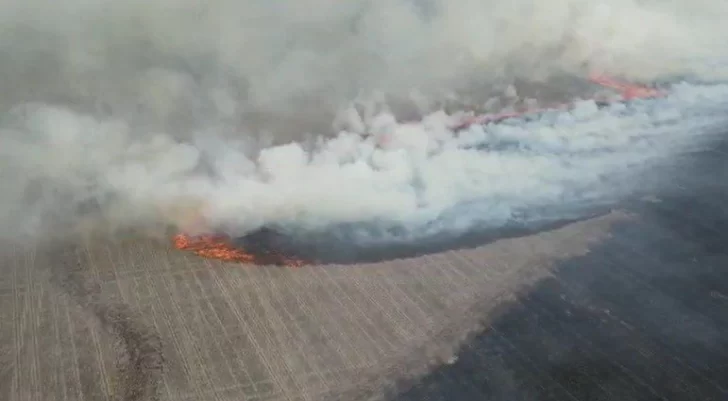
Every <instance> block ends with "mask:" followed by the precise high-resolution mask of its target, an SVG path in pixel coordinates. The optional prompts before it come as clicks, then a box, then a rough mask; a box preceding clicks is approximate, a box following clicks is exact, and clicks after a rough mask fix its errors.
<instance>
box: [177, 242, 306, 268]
mask: <svg viewBox="0 0 728 401" xmlns="http://www.w3.org/2000/svg"><path fill="white" fill-rule="evenodd" d="M172 242H173V244H174V246H175V248H177V249H180V250H185V251H191V252H192V253H194V254H195V255H198V256H201V257H204V258H209V259H217V260H222V261H224V262H237V263H247V264H256V265H270V264H272V265H282V266H289V267H300V266H303V265H304V264H305V262H304V261H302V260H299V259H294V258H289V257H287V256H285V255H282V254H278V253H270V254H265V255H258V254H254V253H250V252H246V251H245V250H243V249H240V248H238V247H236V246H234V245H233V244H232V243H231V242H230V239H229V238H228V237H226V236H223V235H199V236H189V235H187V234H177V235H175V236H174V237H173V239H172Z"/></svg>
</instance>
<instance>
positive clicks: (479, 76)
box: [0, 0, 728, 240]
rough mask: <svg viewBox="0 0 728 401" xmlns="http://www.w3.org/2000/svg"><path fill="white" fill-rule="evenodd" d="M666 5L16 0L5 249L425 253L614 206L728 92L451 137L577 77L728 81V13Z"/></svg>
mask: <svg viewBox="0 0 728 401" xmlns="http://www.w3.org/2000/svg"><path fill="white" fill-rule="evenodd" d="M665 3H666V2H660V1H637V0H618V1H609V2H606V1H605V2H594V1H587V0H556V1H549V2H544V1H536V0H516V1H511V2H504V1H495V0H485V1H483V0H447V1H446V0H397V1H391V0H386V1H385V0H351V1H345V2H342V1H333V0H297V1H266V0H242V1H240V0H207V1H199V0H175V1H170V0H154V1H149V0H144V1H142V0H126V1H110V0H96V1H91V0H69V1H64V2H55V1H49V0H27V1H22V2H21V1H19V0H4V1H3V2H2V3H0V7H1V9H2V12H1V13H0V27H2V28H1V29H2V35H0V74H1V75H2V79H0V89H2V90H1V91H0V93H2V95H1V96H0V141H1V142H0V185H1V186H2V192H1V193H0V224H2V226H3V227H4V228H5V229H4V230H2V236H6V237H15V236H20V235H30V236H43V235H46V234H47V233H48V232H49V231H57V230H58V229H59V228H61V229H62V231H64V230H65V231H68V230H75V229H79V228H81V227H85V225H86V224H89V225H91V226H94V227H95V226H98V225H105V226H108V227H111V228H113V229H126V228H140V227H143V228H149V229H156V228H159V227H166V226H169V225H173V226H175V227H177V228H179V229H185V230H206V229H210V227H214V228H215V229H219V230H226V231H228V232H230V233H234V234H236V235H237V234H244V233H246V232H249V231H251V230H255V229H257V228H260V227H263V226H276V227H280V228H281V229H284V230H286V229H287V230H293V231H296V230H304V231H306V230H321V229H325V228H326V227H344V226H347V225H357V224H362V225H364V226H367V227H374V228H376V229H374V230H373V231H372V230H365V231H366V232H367V233H368V234H362V235H361V236H360V238H365V237H366V238H369V240H373V239H372V238H373V237H376V236H377V235H384V236H390V237H392V236H394V237H399V238H413V239H416V238H418V237H421V236H424V235H431V234H433V233H441V232H450V231H462V230H466V229H469V228H472V227H475V226H481V225H500V224H505V223H506V222H508V221H511V220H513V219H517V218H527V217H523V216H528V215H533V214H538V213H539V212H535V210H541V209H539V208H543V207H547V206H560V207H561V208H562V209H564V208H565V209H569V208H570V207H572V206H570V205H577V204H579V205H584V204H592V203H598V202H603V201H606V200H609V199H612V198H614V197H615V196H617V195H618V194H622V193H625V192H628V191H630V190H631V188H632V187H633V186H634V185H635V184H636V183H635V182H632V181H634V180H635V179H634V178H631V179H628V178H629V177H628V173H629V172H630V171H634V169H635V168H640V167H643V166H646V165H648V164H649V163H651V162H652V161H655V160H659V159H661V158H664V157H665V156H667V155H670V154H674V153H675V152H677V151H679V149H681V146H684V145H685V144H686V143H692V142H694V141H697V140H699V137H700V135H699V134H700V133H701V132H703V131H705V129H703V128H705V126H707V125H710V124H718V123H720V122H721V119H722V117H721V116H720V114H719V113H718V111H720V110H721V107H722V106H725V103H726V102H727V101H728V88H726V87H724V86H720V85H707V84H702V85H697V84H694V85H690V84H682V85H680V86H678V87H677V88H676V90H675V92H674V93H673V95H671V96H670V97H669V98H667V99H662V100H655V101H644V102H638V103H637V104H635V105H631V106H623V105H617V106H612V107H610V108H607V109H602V110H600V109H597V107H596V105H595V104H594V103H593V102H590V101H583V102H581V103H579V104H578V106H577V107H576V109H575V110H574V111H573V112H570V113H567V112H564V113H556V112H554V113H550V114H547V115H545V116H542V117H540V118H539V119H537V120H533V121H527V122H522V123H512V124H507V125H503V126H488V127H473V128H471V129H469V130H467V131H465V132H463V133H459V134H458V133H455V132H453V130H452V129H450V128H449V124H450V123H452V122H453V121H454V120H455V119H456V117H457V116H456V114H453V113H455V112H457V111H465V112H467V111H475V110H477V111H481V110H489V109H499V108H503V107H508V106H509V102H510V104H511V105H512V103H513V102H515V101H516V100H517V98H519V96H520V97H533V98H534V99H532V100H533V101H541V102H543V101H550V100H569V99H562V98H564V97H569V98H571V97H574V96H577V95H582V96H585V95H586V92H584V91H583V90H582V89H581V88H580V87H579V86H578V84H576V83H573V82H578V79H576V78H575V77H583V76H585V75H586V74H587V73H588V72H591V71H600V72H605V73H608V74H612V75H616V76H621V77H624V78H628V79H634V80H641V81H652V80H676V79H682V78H686V77H687V78H690V79H693V80H700V81H720V80H721V79H723V78H724V77H725V76H726V72H728V70H727V69H726V68H725V64H724V63H723V61H724V60H726V56H728V54H727V53H728V51H726V50H725V46H723V44H722V43H721V41H722V38H724V37H725V36H726V34H728V28H727V27H726V25H725V24H724V23H723V21H724V19H725V17H726V16H728V6H727V5H725V4H723V3H721V2H716V1H708V0H701V1H696V0H691V1H687V0H684V1H682V0H681V1H673V2H670V4H669V5H668V4H665ZM563 82H567V83H563ZM569 82H571V83H569ZM514 84H515V86H513V85H514ZM523 88H525V89H523ZM529 88H530V89H529ZM533 88H538V90H536V89H533ZM519 90H520V91H522V92H524V91H525V94H524V93H519ZM529 91H530V92H529ZM531 92H533V93H531ZM557 98H558V99H557ZM521 100H523V99H521ZM404 120H421V122H419V123H410V124H405V123H403V121H404ZM367 235H369V237H367Z"/></svg>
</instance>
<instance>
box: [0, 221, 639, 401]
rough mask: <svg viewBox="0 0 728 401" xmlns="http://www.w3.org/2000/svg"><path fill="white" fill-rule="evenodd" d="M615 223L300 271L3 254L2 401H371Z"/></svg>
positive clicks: (184, 256) (139, 257)
mask: <svg viewBox="0 0 728 401" xmlns="http://www.w3.org/2000/svg"><path fill="white" fill-rule="evenodd" d="M626 218H629V216H627V215H625V214H622V213H618V212H615V213H612V214H608V215H605V216H602V217H599V218H595V219H592V220H588V221H583V222H579V223H575V224H571V225H568V226H565V227H562V228H559V229H556V230H554V231H550V232H543V233H540V234H538V235H533V236H529V237H523V238H517V239H506V240H501V241H497V242H494V243H491V244H489V245H485V246H482V247H479V248H476V249H471V250H463V251H452V252H446V253H442V254H435V255H431V256H426V257H421V258H416V259H409V260H397V261H391V262H386V263H379V264H371V265H353V266H335V265H329V266H313V267H304V268H299V269H290V268H279V267H250V266H241V265H225V264H222V263H219V262H215V261H210V260H205V259H200V258H197V257H195V256H194V255H191V254H188V253H185V252H181V251H177V250H175V249H172V248H171V247H170V246H169V244H168V243H162V242H155V241H147V240H141V239H117V240H101V239H94V240H88V241H85V243H79V244H76V245H73V246H65V247H56V248H50V247H40V246H37V247H19V246H9V245H7V246H5V249H4V259H3V262H2V264H1V265H0V268H1V269H2V273H1V274H0V306H1V307H0V347H2V348H0V349H1V351H0V358H1V359H0V361H2V364H1V365H0V399H3V400H10V401H19V400H38V401H40V400H43V401H45V400H74V401H76V400H86V401H91V400H93V401H95V400H125V401H141V400H175V401H177V400H179V401H183V400H185V401H187V400H189V401H192V400H199V401H203V400H204V401H208V400H221V401H222V400H231V401H232V400H235V401H239V400H261V401H262V400H323V399H331V400H333V399H359V398H362V397H366V398H369V397H373V398H377V397H380V396H383V394H385V392H386V390H387V388H388V387H389V386H390V385H394V384H395V382H398V381H401V380H403V379H407V378H414V377H417V376H420V375H423V374H426V373H427V371H428V370H429V369H430V368H432V367H435V366H438V365H442V364H447V363H448V362H452V359H453V355H455V351H456V349H457V345H458V344H459V343H461V342H462V341H463V340H465V339H466V338H467V335H468V334H469V333H471V332H473V331H474V330H476V329H479V328H482V326H483V325H487V322H481V321H474V319H473V316H475V315H471V313H470V311H472V310H473V308H477V309H478V314H477V315H478V316H482V315H483V311H484V310H485V311H492V312H493V313H495V312H496V311H497V310H498V308H497V306H498V305H499V304H500V303H501V302H502V301H503V300H504V299H508V298H509V297H512V296H513V295H514V294H517V293H518V292H519V291H522V290H524V289H526V288H527V287H528V286H529V285H530V284H532V283H534V282H536V281H538V280H539V279H540V278H543V277H545V276H546V275H548V274H549V271H550V267H551V266H552V264H553V263H555V262H558V261H561V260H564V259H568V258H571V257H574V256H577V255H581V254H584V253H586V252H588V249H589V248H590V246H592V245H594V244H596V243H598V242H600V240H602V239H603V238H605V236H606V235H608V233H609V230H610V227H611V226H612V224H614V223H615V222H618V221H621V220H623V219H626Z"/></svg>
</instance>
